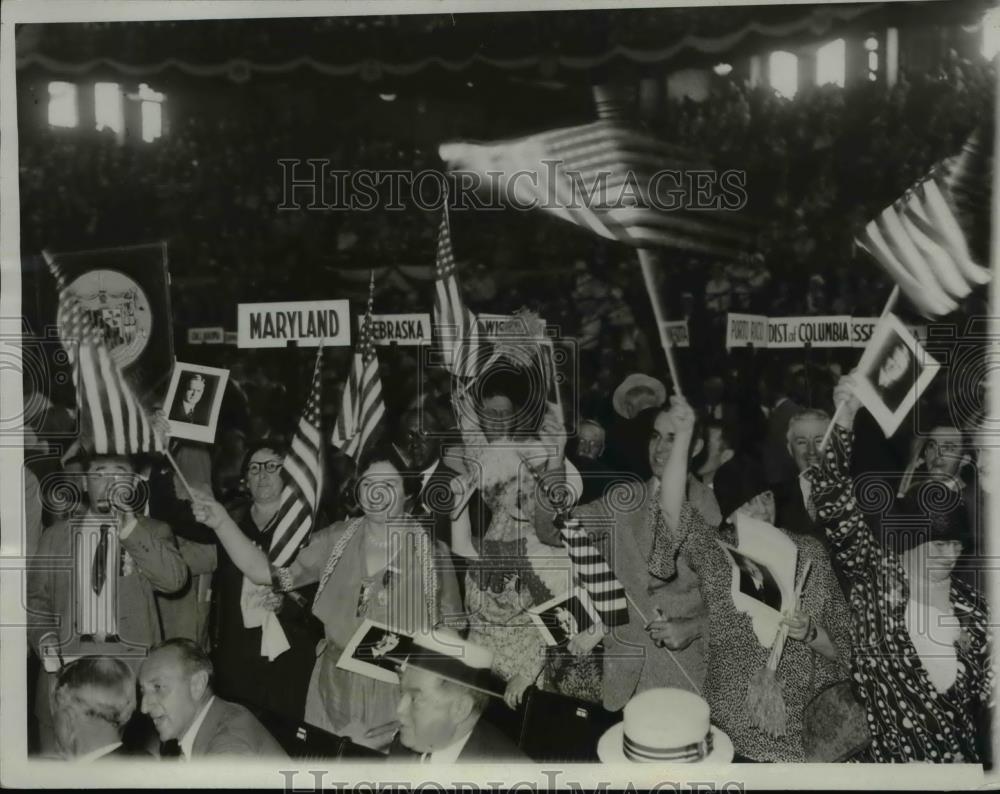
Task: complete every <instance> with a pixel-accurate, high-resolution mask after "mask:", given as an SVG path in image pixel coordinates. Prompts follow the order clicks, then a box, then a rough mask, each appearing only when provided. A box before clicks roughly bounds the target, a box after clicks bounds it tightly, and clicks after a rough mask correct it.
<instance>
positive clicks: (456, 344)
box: [434, 209, 479, 377]
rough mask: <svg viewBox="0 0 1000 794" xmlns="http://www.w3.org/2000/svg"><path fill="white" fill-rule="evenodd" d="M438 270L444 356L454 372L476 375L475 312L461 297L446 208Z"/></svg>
mask: <svg viewBox="0 0 1000 794" xmlns="http://www.w3.org/2000/svg"><path fill="white" fill-rule="evenodd" d="M435 270H436V275H437V281H436V282H435V285H434V286H435V290H434V325H435V327H436V328H437V330H438V334H439V338H440V339H441V347H442V350H443V352H444V355H445V360H446V361H447V362H448V365H449V367H450V369H451V372H452V373H453V374H455V375H460V376H465V377H475V375H476V371H477V367H476V362H477V359H478V355H479V344H478V334H477V329H476V315H474V314H473V313H472V312H471V311H469V309H468V308H467V307H466V305H465V302H464V301H463V300H462V290H461V288H460V287H459V285H458V278H457V277H456V275H455V252H454V251H453V250H452V247H451V232H450V230H449V229H448V212H447V209H445V210H444V211H443V212H442V214H441V225H440V226H439V227H438V248H437V262H436V266H435Z"/></svg>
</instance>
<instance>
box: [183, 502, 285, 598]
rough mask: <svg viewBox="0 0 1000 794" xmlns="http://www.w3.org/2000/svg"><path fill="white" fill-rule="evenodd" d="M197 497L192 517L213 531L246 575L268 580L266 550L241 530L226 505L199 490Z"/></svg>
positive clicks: (269, 581) (267, 581) (269, 575)
mask: <svg viewBox="0 0 1000 794" xmlns="http://www.w3.org/2000/svg"><path fill="white" fill-rule="evenodd" d="M197 497H198V498H197V500H196V501H195V502H194V504H193V506H192V510H193V512H194V517H195V519H196V520H197V521H198V522H199V523H202V524H204V525H205V526H206V527H209V528H210V529H212V530H214V531H215V534H216V536H217V537H218V538H219V542H220V543H221V544H222V547H223V548H224V549H225V550H226V554H228V555H229V558H230V559H231V560H232V561H233V563H234V564H235V565H236V567H237V568H239V569H240V570H241V571H243V574H244V576H246V577H247V579H249V580H250V581H251V582H253V583H254V584H260V585H264V584H270V583H271V565H270V563H269V562H268V559H267V554H265V553H264V551H263V550H261V549H259V548H257V547H256V546H255V545H254V544H253V541H251V540H250V538H248V537H247V536H246V535H244V534H243V530H241V529H240V528H239V527H238V526H237V525H236V522H235V521H233V519H232V517H231V516H230V515H229V513H227V512H226V508H224V507H223V506H222V505H220V504H219V503H218V502H216V501H215V500H214V499H212V498H211V497H210V496H208V494H205V493H198V494H197Z"/></svg>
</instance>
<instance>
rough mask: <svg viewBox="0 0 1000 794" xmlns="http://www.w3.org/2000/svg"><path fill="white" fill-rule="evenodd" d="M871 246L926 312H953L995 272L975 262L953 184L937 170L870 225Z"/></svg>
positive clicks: (867, 241) (865, 242)
mask: <svg viewBox="0 0 1000 794" xmlns="http://www.w3.org/2000/svg"><path fill="white" fill-rule="evenodd" d="M857 242H858V244H859V245H861V246H862V247H863V248H864V249H865V250H866V251H868V252H869V253H870V254H871V255H872V256H873V257H874V258H875V259H876V261H878V263H879V264H880V265H881V266H882V268H883V269H884V270H885V271H886V272H887V273H888V274H889V275H890V276H891V277H892V279H893V280H894V281H895V282H896V283H897V284H898V285H899V288H900V290H901V291H902V292H903V293H904V294H905V295H906V296H907V297H908V298H909V299H910V301H911V302H912V303H913V305H914V306H915V307H916V308H917V310H918V311H919V312H920V313H921V314H923V315H924V316H925V317H929V318H934V317H942V316H944V315H946V314H950V313H951V312H953V311H955V310H956V309H957V308H958V301H959V300H961V299H962V298H965V297H966V296H967V295H968V294H969V293H970V292H971V291H972V289H973V287H976V286H980V285H982V284H986V283H988V282H989V280H990V272H989V270H987V269H986V268H984V267H981V266H979V265H977V264H976V263H975V262H973V261H972V257H971V255H970V254H969V248H968V245H967V243H966V238H965V233H964V232H963V231H962V228H961V226H960V225H959V222H958V219H957V217H956V214H955V209H954V206H953V203H952V200H951V197H950V195H949V191H948V188H947V187H946V185H945V184H944V182H943V180H942V178H941V176H940V175H939V174H934V175H932V176H931V177H930V178H928V179H925V180H924V181H923V182H921V183H920V184H919V185H917V186H916V187H915V188H913V189H912V190H909V191H907V193H906V194H905V195H904V196H903V197H902V198H900V199H898V200H897V201H896V202H894V203H893V205H892V206H890V207H887V208H886V209H885V210H883V211H882V213H881V214H880V215H879V216H878V217H877V218H875V219H874V220H872V221H870V222H869V223H868V225H867V226H865V230H864V232H863V233H862V234H861V236H860V237H858V240H857Z"/></svg>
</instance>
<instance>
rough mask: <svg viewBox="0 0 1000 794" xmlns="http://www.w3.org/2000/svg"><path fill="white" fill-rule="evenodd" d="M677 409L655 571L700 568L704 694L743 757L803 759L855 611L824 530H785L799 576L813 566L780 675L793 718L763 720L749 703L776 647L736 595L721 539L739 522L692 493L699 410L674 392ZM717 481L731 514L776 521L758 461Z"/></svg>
mask: <svg viewBox="0 0 1000 794" xmlns="http://www.w3.org/2000/svg"><path fill="white" fill-rule="evenodd" d="M670 415H671V417H672V420H673V426H674V427H675V428H676V435H675V436H674V444H673V447H672V449H671V451H670V454H669V457H668V459H667V462H666V466H665V468H664V471H663V477H662V481H663V486H662V488H661V491H660V496H661V503H660V504H661V508H662V509H661V511H659V513H657V516H656V525H655V526H654V528H653V551H652V554H651V555H650V565H649V571H650V573H652V574H653V575H655V576H658V577H661V578H663V579H665V580H671V579H672V578H673V577H674V576H676V574H677V569H678V559H682V560H684V561H686V562H687V564H688V565H689V566H690V567H691V569H692V570H693V571H694V572H695V574H697V577H698V582H699V584H700V588H701V596H702V599H703V600H704V603H705V607H706V608H707V610H708V621H707V622H708V632H707V634H708V637H707V645H708V648H707V653H706V661H707V670H706V674H705V682H704V686H703V696H704V698H705V700H707V701H708V704H709V707H710V708H711V711H712V722H713V723H714V724H715V725H717V726H718V727H719V728H721V729H722V730H724V731H725V732H726V733H727V734H728V735H729V738H730V739H732V741H733V746H734V747H735V748H736V752H737V753H738V755H739V756H740V757H741V758H742V759H743V760H751V761H772V762H773V761H778V762H800V761H804V760H805V753H804V748H803V745H802V730H803V729H802V721H803V714H804V711H805V707H806V706H807V705H808V703H809V701H810V700H812V698H813V697H815V696H816V695H817V694H818V693H819V692H820V691H821V690H822V689H824V688H825V687H826V686H827V685H829V684H833V683H836V682H838V681H843V680H844V679H845V678H846V677H847V652H848V649H849V647H850V638H849V634H848V622H849V621H848V612H847V606H846V604H845V603H844V598H843V595H842V594H841V592H840V588H839V586H838V584H837V579H836V577H835V576H834V573H833V569H832V567H831V565H830V560H829V557H828V555H827V553H826V551H825V549H824V548H823V546H822V544H821V543H820V542H819V541H818V540H816V539H815V538H809V537H803V536H801V535H796V534H793V533H790V532H784V533H783V534H784V535H785V537H787V538H788V539H790V540H791V541H792V543H794V544H795V547H796V560H797V562H796V568H797V570H796V574H795V575H796V580H797V579H798V577H799V576H801V575H802V573H803V570H804V568H805V566H806V565H807V564H808V565H810V572H809V575H808V579H807V580H806V586H805V588H804V590H803V591H802V598H801V602H800V604H799V606H798V608H797V609H796V610H795V611H794V612H792V613H788V614H785V615H783V617H782V621H783V622H784V623H785V624H786V625H787V626H788V639H789V640H790V641H789V642H788V643H787V644H786V645H785V647H784V652H783V654H782V656H781V660H780V662H779V664H778V668H777V670H776V680H777V683H778V685H779V687H780V691H781V696H782V699H783V701H784V703H785V707H786V711H787V715H786V716H787V720H786V722H785V724H784V725H780V724H777V725H763V724H760V723H759V721H758V720H755V719H754V718H753V715H751V714H750V712H749V710H748V707H747V690H748V687H749V684H750V681H751V679H752V677H753V676H754V674H755V673H756V672H758V671H760V670H762V669H763V668H764V667H765V666H766V664H767V662H768V657H769V655H770V652H771V647H770V645H768V646H766V647H765V646H764V645H763V644H762V643H761V641H760V640H759V639H758V635H757V633H756V630H755V628H754V625H753V622H752V618H751V616H750V615H749V614H747V613H746V612H743V611H740V610H738V609H737V607H736V604H735V603H734V598H733V595H732V590H731V588H732V574H731V571H732V569H731V566H730V562H729V556H728V554H727V553H726V552H725V551H724V550H723V548H722V547H721V546H720V545H719V543H718V542H717V541H719V540H722V541H724V542H727V543H730V544H732V545H735V543H734V541H735V540H736V537H735V534H736V533H735V531H734V528H733V526H732V525H731V524H729V523H726V524H723V525H722V526H721V527H719V526H712V525H710V524H709V523H708V522H707V521H706V520H705V518H704V517H703V516H702V514H701V513H700V512H699V511H698V510H696V509H694V507H693V506H692V503H691V501H690V499H689V498H688V497H685V483H686V478H687V461H688V457H687V455H686V454H685V450H687V448H688V445H689V443H690V439H691V435H692V432H693V429H694V424H695V416H694V411H692V409H691V407H690V406H689V405H688V404H687V402H686V401H685V400H684V398H683V397H679V396H676V395H675V396H673V397H671V408H670ZM715 487H716V495H717V497H718V501H719V505H720V506H721V507H722V510H721V512H722V515H723V516H724V517H726V518H729V517H730V516H731V515H735V514H736V513H741V514H746V515H748V516H749V517H751V518H755V519H758V520H761V521H764V522H766V523H768V524H772V525H773V522H774V498H773V495H772V494H771V491H770V490H768V487H767V484H766V481H765V480H764V478H763V476H762V474H761V472H760V467H759V466H756V467H755V466H754V465H753V464H752V463H751V462H750V461H747V460H743V459H741V458H739V457H737V458H733V459H732V460H730V461H729V462H728V463H726V464H725V465H724V466H723V467H722V468H720V469H719V471H718V473H717V474H716V479H715ZM779 531H781V530H779ZM772 631H773V629H772ZM668 647H669V646H668Z"/></svg>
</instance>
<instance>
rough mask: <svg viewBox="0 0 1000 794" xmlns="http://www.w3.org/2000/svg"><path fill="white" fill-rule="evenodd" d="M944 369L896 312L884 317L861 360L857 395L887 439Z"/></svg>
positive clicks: (876, 327)
mask: <svg viewBox="0 0 1000 794" xmlns="http://www.w3.org/2000/svg"><path fill="white" fill-rule="evenodd" d="M940 368H941V365H940V364H939V363H938V361H937V360H936V359H935V358H934V357H933V356H932V355H931V354H930V353H928V352H927V351H926V350H925V349H924V347H923V345H921V344H920V342H919V341H918V340H917V338H916V337H915V336H914V335H913V333H912V332H911V331H910V329H909V328H907V327H906V326H905V325H904V324H903V322H902V321H901V320H900V319H899V318H898V317H897V316H896V315H894V314H892V313H889V314H887V315H886V316H885V317H883V318H882V319H881V320H880V321H879V323H878V325H877V326H875V331H874V333H873V334H872V338H871V341H870V342H869V343H868V346H867V347H866V348H865V352H864V353H863V354H862V356H861V361H860V362H859V363H858V372H857V388H856V394H857V396H858V399H859V400H861V402H862V404H863V405H864V406H865V408H867V409H868V410H869V412H870V413H871V415H872V416H873V417H875V421H877V422H878V423H879V427H881V428H882V432H883V433H885V435H886V438H888V437H890V436H892V435H893V433H895V432H896V430H897V429H899V426H900V424H902V422H903V420H904V419H905V418H906V416H907V414H909V413H910V411H911V410H913V406H914V405H916V402H917V400H919V399H920V395H921V394H923V393H924V390H925V389H926V388H927V387H928V386H929V385H930V382H931V381H932V380H933V379H934V376H935V375H936V374H937V371H938V370H939V369H940Z"/></svg>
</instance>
